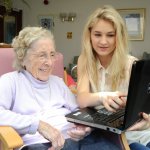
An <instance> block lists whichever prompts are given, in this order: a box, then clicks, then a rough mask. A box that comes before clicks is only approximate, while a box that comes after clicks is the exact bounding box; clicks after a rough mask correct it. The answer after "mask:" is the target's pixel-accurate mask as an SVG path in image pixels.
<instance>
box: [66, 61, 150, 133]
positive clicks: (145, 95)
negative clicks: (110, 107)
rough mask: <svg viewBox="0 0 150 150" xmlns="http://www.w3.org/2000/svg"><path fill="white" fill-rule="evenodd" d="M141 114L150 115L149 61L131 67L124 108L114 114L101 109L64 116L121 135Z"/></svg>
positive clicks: (69, 119) (74, 121) (89, 109)
mask: <svg viewBox="0 0 150 150" xmlns="http://www.w3.org/2000/svg"><path fill="white" fill-rule="evenodd" d="M141 112H146V113H150V60H139V61H135V62H134V63H133V65H132V70H131V77H130V82H129V88H128V96H127V103H126V108H124V109H121V110H118V111H117V112H115V113H112V112H108V111H107V110H106V109H105V108H104V107H103V108H101V109H98V110H97V109H95V108H91V107H88V108H83V109H79V110H77V111H75V112H72V113H70V114H67V115H66V118H67V120H68V121H69V122H73V123H78V124H83V125H87V126H90V127H95V128H100V129H104V130H108V131H111V132H114V133H118V134H121V133H122V132H124V131H125V130H126V129H127V128H129V127H130V126H132V125H133V124H134V123H136V122H137V121H140V120H141Z"/></svg>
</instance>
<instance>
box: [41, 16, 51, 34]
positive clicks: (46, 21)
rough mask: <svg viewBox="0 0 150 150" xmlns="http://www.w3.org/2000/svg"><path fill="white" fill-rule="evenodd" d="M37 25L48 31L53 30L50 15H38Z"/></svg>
mask: <svg viewBox="0 0 150 150" xmlns="http://www.w3.org/2000/svg"><path fill="white" fill-rule="evenodd" d="M38 20H39V25H40V26H41V27H43V28H46V29H48V30H51V31H52V30H53V28H54V17H53V16H50V15H39V16H38Z"/></svg>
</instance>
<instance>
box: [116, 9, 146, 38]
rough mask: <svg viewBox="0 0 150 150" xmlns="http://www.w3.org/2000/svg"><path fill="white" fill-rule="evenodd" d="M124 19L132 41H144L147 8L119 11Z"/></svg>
mask: <svg viewBox="0 0 150 150" xmlns="http://www.w3.org/2000/svg"><path fill="white" fill-rule="evenodd" d="M118 12H119V13H120V15H121V16H122V17H123V19H124V21H125V23H126V26H127V30H128V34H129V38H130V40H144V19H145V8H134V9H132V8H130V9H118Z"/></svg>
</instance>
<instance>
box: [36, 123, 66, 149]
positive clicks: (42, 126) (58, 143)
mask: <svg viewBox="0 0 150 150" xmlns="http://www.w3.org/2000/svg"><path fill="white" fill-rule="evenodd" d="M38 131H39V133H40V134H41V135H42V136H43V137H44V138H46V139H47V140H49V141H50V142H51V143H52V149H55V150H60V149H62V148H63V146H64V143H65V139H64V137H63V135H62V134H61V132H60V131H59V130H58V129H56V128H54V127H52V126H51V125H50V124H48V123H46V122H43V121H40V123H39V127H38ZM50 149H51V148H50Z"/></svg>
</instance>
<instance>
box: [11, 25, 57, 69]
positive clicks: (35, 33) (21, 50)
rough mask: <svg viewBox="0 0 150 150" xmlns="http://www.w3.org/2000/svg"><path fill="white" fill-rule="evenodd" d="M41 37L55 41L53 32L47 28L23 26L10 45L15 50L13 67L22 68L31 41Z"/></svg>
mask: <svg viewBox="0 0 150 150" xmlns="http://www.w3.org/2000/svg"><path fill="white" fill-rule="evenodd" d="M41 38H49V39H50V40H52V41H53V42H54V43H55V41H54V36H53V34H52V33H51V32H50V31H49V30H47V29H45V28H42V27H25V28H24V29H22V30H21V31H20V32H19V35H18V36H16V37H15V38H14V39H13V41H12V47H13V48H14V52H15V60H14V65H13V66H14V68H15V69H17V70H18V71H21V70H22V69H24V66H23V60H24V58H25V56H26V53H27V51H28V50H30V46H31V44H32V43H33V42H35V41H37V40H39V39H41Z"/></svg>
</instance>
